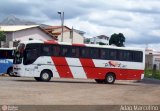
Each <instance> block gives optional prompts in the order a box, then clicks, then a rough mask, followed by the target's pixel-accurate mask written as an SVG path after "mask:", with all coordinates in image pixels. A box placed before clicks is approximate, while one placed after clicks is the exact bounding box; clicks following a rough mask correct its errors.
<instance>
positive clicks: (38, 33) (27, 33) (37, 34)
mask: <svg viewBox="0 0 160 111" xmlns="http://www.w3.org/2000/svg"><path fill="white" fill-rule="evenodd" d="M29 38H32V39H40V40H53V39H52V38H51V36H49V35H47V34H46V33H45V32H43V31H42V30H41V29H39V28H38V27H35V28H30V29H26V30H21V31H17V32H14V35H13V41H15V40H21V41H23V40H28V39H29Z"/></svg>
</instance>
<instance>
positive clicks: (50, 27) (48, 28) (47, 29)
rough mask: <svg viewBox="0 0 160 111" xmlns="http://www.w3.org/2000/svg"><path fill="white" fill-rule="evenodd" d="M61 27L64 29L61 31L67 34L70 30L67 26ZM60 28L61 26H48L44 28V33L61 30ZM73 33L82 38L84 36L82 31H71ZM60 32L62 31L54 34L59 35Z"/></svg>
mask: <svg viewBox="0 0 160 111" xmlns="http://www.w3.org/2000/svg"><path fill="white" fill-rule="evenodd" d="M63 27H64V28H66V30H63V32H69V31H71V30H72V29H71V28H69V27H67V26H63ZM61 28H62V26H49V27H46V28H45V30H46V31H54V30H56V29H61ZM73 31H74V32H76V33H78V34H80V35H81V36H83V35H84V34H85V32H84V31H80V30H77V29H73ZM61 32H62V31H59V32H56V33H58V34H59V35H60V34H61Z"/></svg>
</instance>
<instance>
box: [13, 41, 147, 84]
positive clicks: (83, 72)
mask: <svg viewBox="0 0 160 111" xmlns="http://www.w3.org/2000/svg"><path fill="white" fill-rule="evenodd" d="M144 67H145V53H144V50H143V49H136V48H127V47H113V46H100V45H86V44H69V43H58V42H56V41H39V40H30V41H24V42H21V43H20V44H19V46H18V48H17V52H16V55H15V59H14V73H15V74H16V75H17V76H25V77H34V78H35V79H36V80H37V81H49V80H50V79H51V77H54V78H80V79H95V81H96V82H97V83H109V84H112V83H114V82H115V80H141V79H142V78H143V76H144V74H143V73H144Z"/></svg>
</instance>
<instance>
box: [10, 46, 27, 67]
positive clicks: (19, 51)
mask: <svg viewBox="0 0 160 111" xmlns="http://www.w3.org/2000/svg"><path fill="white" fill-rule="evenodd" d="M24 48H25V44H19V45H18V47H17V49H16V51H15V55H14V60H13V63H14V64H21V63H22V58H23V53H24Z"/></svg>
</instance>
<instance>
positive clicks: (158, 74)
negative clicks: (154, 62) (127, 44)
mask: <svg viewBox="0 0 160 111" xmlns="http://www.w3.org/2000/svg"><path fill="white" fill-rule="evenodd" d="M145 77H148V78H155V79H160V71H159V70H156V72H155V74H153V69H145Z"/></svg>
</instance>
